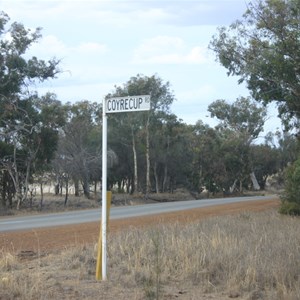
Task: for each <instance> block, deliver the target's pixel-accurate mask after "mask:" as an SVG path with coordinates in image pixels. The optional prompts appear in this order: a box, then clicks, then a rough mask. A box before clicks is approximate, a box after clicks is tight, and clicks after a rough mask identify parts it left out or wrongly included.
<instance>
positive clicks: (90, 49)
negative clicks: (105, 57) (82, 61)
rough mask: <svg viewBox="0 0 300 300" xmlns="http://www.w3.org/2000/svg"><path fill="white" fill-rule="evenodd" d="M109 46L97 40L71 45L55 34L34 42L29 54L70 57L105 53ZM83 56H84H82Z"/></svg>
mask: <svg viewBox="0 0 300 300" xmlns="http://www.w3.org/2000/svg"><path fill="white" fill-rule="evenodd" d="M107 49H108V48H107V46H106V45H105V44H100V43H96V42H86V43H80V44H79V45H75V46H70V45H67V44H66V43H64V42H63V41H61V40H60V39H59V38H57V37H56V36H55V35H47V36H44V37H43V38H42V39H41V41H40V42H39V43H37V44H34V45H33V46H32V47H31V49H30V52H29V55H36V56H38V57H45V56H50V57H52V56H55V57H57V58H64V57H70V56H72V55H78V54H80V55H87V56H89V55H91V54H96V55H99V54H104V53H106V52H107ZM81 57H82V56H81Z"/></svg>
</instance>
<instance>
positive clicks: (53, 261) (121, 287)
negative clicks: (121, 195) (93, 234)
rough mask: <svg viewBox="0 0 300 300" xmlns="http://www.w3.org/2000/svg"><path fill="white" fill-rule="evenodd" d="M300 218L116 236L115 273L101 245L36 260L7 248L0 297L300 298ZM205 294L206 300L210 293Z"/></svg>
mask: <svg viewBox="0 0 300 300" xmlns="http://www.w3.org/2000/svg"><path fill="white" fill-rule="evenodd" d="M299 232H300V219H299V218H292V217H286V216H280V215H278V213H277V212H275V211H271V212H263V213H246V212H245V213H242V214H239V215H235V216H226V217H224V216H223V217H216V218H210V219H206V220H204V221H202V222H199V223H194V224H186V225H182V224H172V225H171V224H170V225H160V224H157V226H154V227H150V228H147V229H136V228H131V229H130V230H124V231H122V232H118V233H116V234H113V235H111V236H110V237H109V240H108V245H109V259H108V263H109V264H108V271H107V273H108V277H109V280H108V281H106V282H97V281H95V279H94V277H95V265H96V260H95V255H96V254H95V247H94V246H92V245H87V246H78V247H75V248H72V249H66V250H65V251H62V252H60V253H56V254H53V253H52V254H50V255H48V256H45V257H42V256H41V255H39V253H35V254H34V255H32V256H30V258H28V257H27V258H26V259H25V260H24V257H22V256H20V255H19V256H18V255H14V254H11V253H4V252H3V253H1V254H0V299H50V298H55V299H177V298H179V299H195V300H196V299H202V298H201V296H200V295H204V296H205V295H208V294H209V295H213V296H212V297H213V299H224V298H228V297H231V298H239V299H247V300H248V299H249V300H255V299H282V300H296V299H300V235H299ZM204 296H203V299H205V298H204Z"/></svg>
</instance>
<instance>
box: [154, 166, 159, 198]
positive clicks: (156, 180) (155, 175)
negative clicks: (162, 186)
mask: <svg viewBox="0 0 300 300" xmlns="http://www.w3.org/2000/svg"><path fill="white" fill-rule="evenodd" d="M153 171H154V179H155V192H156V194H158V193H159V179H158V175H157V163H156V162H155V163H154V166H153Z"/></svg>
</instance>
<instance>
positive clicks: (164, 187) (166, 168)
mask: <svg viewBox="0 0 300 300" xmlns="http://www.w3.org/2000/svg"><path fill="white" fill-rule="evenodd" d="M167 183H168V166H167V164H165V167H164V180H163V187H162V192H163V193H164V192H166V190H167Z"/></svg>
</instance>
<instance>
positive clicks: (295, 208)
mask: <svg viewBox="0 0 300 300" xmlns="http://www.w3.org/2000/svg"><path fill="white" fill-rule="evenodd" d="M279 212H280V213H281V214H284V215H291V216H299V215H300V204H298V203H295V202H288V201H282V203H281V206H280V208H279Z"/></svg>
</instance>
